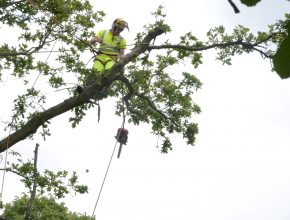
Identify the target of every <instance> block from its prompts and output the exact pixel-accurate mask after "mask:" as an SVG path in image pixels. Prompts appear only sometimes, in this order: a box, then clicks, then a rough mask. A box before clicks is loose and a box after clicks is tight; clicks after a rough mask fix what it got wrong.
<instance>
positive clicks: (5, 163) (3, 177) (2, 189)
mask: <svg viewBox="0 0 290 220" xmlns="http://www.w3.org/2000/svg"><path fill="white" fill-rule="evenodd" d="M12 122H13V121H12ZM11 130H12V128H11V127H10V128H9V132H8V137H7V142H6V150H5V158H4V167H3V175H2V183H1V191H0V209H2V208H3V201H2V198H3V192H4V183H5V177H6V171H7V158H8V146H9V141H10V138H9V137H10V134H11Z"/></svg>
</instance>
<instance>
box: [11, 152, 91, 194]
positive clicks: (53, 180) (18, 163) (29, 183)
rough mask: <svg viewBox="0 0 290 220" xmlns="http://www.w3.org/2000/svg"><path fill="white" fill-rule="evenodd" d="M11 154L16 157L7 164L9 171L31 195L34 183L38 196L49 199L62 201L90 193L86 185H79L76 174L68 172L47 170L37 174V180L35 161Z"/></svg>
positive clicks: (17, 154)
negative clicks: (69, 196)
mask: <svg viewBox="0 0 290 220" xmlns="http://www.w3.org/2000/svg"><path fill="white" fill-rule="evenodd" d="M10 154H12V155H14V160H13V161H11V160H10V161H8V162H7V165H8V166H7V171H10V172H13V173H15V174H17V175H18V176H19V177H20V178H21V179H20V180H21V182H23V183H24V186H25V188H26V189H28V192H29V193H30V194H31V193H32V190H33V184H34V181H36V186H37V188H36V189H37V190H36V194H37V195H40V196H41V195H47V196H49V197H52V198H55V199H60V198H64V197H65V196H66V195H67V194H69V193H72V192H73V193H80V194H84V193H88V187H87V186H86V185H79V184H78V176H77V174H76V172H73V173H72V174H69V172H68V171H66V170H63V171H57V172H53V171H51V170H48V169H45V170H44V171H43V172H40V171H38V172H37V180H36V179H35V173H34V168H35V167H34V162H33V160H28V161H23V159H22V157H21V155H20V154H19V153H17V152H15V151H11V152H10Z"/></svg>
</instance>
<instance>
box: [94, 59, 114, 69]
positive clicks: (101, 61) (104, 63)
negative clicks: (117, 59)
mask: <svg viewBox="0 0 290 220" xmlns="http://www.w3.org/2000/svg"><path fill="white" fill-rule="evenodd" d="M94 61H99V62H100V63H101V64H103V66H104V67H105V66H106V64H107V63H108V62H111V61H112V62H114V61H113V60H106V61H105V62H104V61H103V60H100V59H99V58H97V57H95V59H94Z"/></svg>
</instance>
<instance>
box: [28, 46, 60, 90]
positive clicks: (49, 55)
mask: <svg viewBox="0 0 290 220" xmlns="http://www.w3.org/2000/svg"><path fill="white" fill-rule="evenodd" d="M55 45H56V41H55V42H54V44H53V46H52V48H51V50H50V52H49V54H48V56H47V58H46V60H45V62H44V63H45V64H47V62H48V59H49V57H50V55H51V53H52V52H51V51H53V49H54V47H55ZM40 74H41V72H39V73H38V76H37V77H36V79H35V81H34V83H33V84H32V88H34V86H35V84H36V82H37V80H38V78H39V77H40Z"/></svg>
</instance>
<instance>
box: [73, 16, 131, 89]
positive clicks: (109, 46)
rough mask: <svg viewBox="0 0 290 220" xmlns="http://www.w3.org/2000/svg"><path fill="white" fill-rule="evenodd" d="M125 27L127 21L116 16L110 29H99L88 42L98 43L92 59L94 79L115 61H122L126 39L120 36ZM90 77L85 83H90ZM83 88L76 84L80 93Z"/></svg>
mask: <svg viewBox="0 0 290 220" xmlns="http://www.w3.org/2000/svg"><path fill="white" fill-rule="evenodd" d="M125 28H127V29H128V30H129V26H128V23H127V22H126V21H125V20H123V19H122V18H117V19H115V20H114V21H113V23H112V28H111V29H110V30H100V31H99V32H98V33H97V34H96V36H94V37H92V38H91V39H90V41H89V42H88V43H89V45H91V46H93V45H95V44H96V43H99V44H100V47H99V49H98V50H97V51H96V56H95V59H94V64H93V70H94V72H95V73H96V76H92V77H93V78H94V79H95V80H97V81H99V80H100V79H102V78H103V77H104V76H106V74H107V73H108V71H109V70H110V69H111V68H112V66H113V65H114V64H115V63H116V62H117V61H119V62H124V57H125V49H126V39H125V38H123V37H122V36H121V32H122V31H123V30H124V29H125ZM92 81H93V80H92V79H91V77H88V78H87V79H86V80H85V84H86V85H90V84H91V83H92ZM82 90H83V88H82V87H80V86H78V88H77V91H78V92H79V93H80V92H81V91H82Z"/></svg>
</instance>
